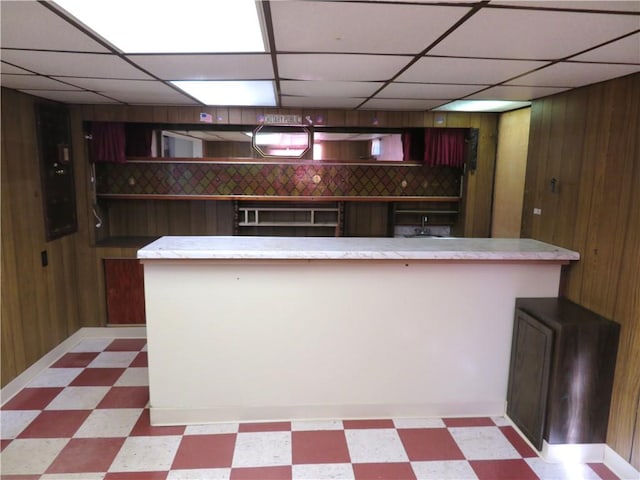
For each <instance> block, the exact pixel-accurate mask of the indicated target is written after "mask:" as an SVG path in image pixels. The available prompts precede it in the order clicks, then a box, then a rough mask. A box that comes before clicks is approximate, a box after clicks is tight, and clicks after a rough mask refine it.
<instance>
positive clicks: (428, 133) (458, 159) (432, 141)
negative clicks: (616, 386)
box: [423, 128, 467, 168]
mask: <svg viewBox="0 0 640 480" xmlns="http://www.w3.org/2000/svg"><path fill="white" fill-rule="evenodd" d="M466 132H467V129H466V128H426V129H425V133H424V157H423V159H424V164H425V165H429V166H436V165H442V166H446V167H457V168H462V167H463V166H464V140H465V135H466Z"/></svg>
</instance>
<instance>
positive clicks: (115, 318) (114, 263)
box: [104, 258, 146, 325]
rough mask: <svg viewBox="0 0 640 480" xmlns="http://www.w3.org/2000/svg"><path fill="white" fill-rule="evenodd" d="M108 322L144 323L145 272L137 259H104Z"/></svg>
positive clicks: (118, 323)
mask: <svg viewBox="0 0 640 480" xmlns="http://www.w3.org/2000/svg"><path fill="white" fill-rule="evenodd" d="M104 273H105V288H106V291H107V323H109V324H111V325H114V324H115V325H122V324H144V323H146V319H145V310H144V273H143V268H142V264H141V263H140V262H139V261H138V260H137V259H130V258H117V259H116V258H107V259H105V260H104Z"/></svg>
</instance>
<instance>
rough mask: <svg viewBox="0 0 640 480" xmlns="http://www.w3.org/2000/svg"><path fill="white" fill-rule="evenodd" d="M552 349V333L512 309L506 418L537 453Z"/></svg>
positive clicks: (541, 433) (542, 429)
mask: <svg viewBox="0 0 640 480" xmlns="http://www.w3.org/2000/svg"><path fill="white" fill-rule="evenodd" d="M552 348H553V330H551V329H550V328H549V327H547V326H546V325H543V324H542V323H540V322H539V321H538V320H536V319H535V318H533V317H531V316H529V315H527V314H526V313H524V312H523V311H521V310H516V316H515V322H514V331H513V343H512V346H511V365H510V368H509V388H508V392H507V415H508V416H509V418H511V420H513V422H514V423H515V424H516V425H517V426H518V428H519V429H520V430H521V431H522V433H524V434H525V435H526V437H527V438H528V439H529V440H530V441H531V443H533V445H534V446H535V447H536V448H537V449H538V450H540V449H541V448H542V436H543V433H544V424H545V417H546V410H547V396H548V392H549V371H550V365H551V353H552Z"/></svg>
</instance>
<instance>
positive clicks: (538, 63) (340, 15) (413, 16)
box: [0, 0, 640, 110]
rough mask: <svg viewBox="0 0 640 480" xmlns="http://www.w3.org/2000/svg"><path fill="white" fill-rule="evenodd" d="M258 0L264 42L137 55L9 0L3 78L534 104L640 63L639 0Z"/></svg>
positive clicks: (190, 101)
mask: <svg viewBox="0 0 640 480" xmlns="http://www.w3.org/2000/svg"><path fill="white" fill-rule="evenodd" d="M175 1H176V2H177V3H179V4H180V6H181V7H183V8H189V3H190V1H189V0H180V1H178V0H175ZM96 3H97V4H98V5H105V4H107V3H109V4H110V7H109V8H117V5H124V6H126V4H127V3H126V2H118V3H115V2H109V1H108V0H103V1H96ZM258 7H259V9H261V13H262V17H263V20H264V27H265V30H266V32H265V38H266V39H267V51H266V53H259V52H237V53H236V52H231V53H207V52H198V53H195V52H185V53H166V54H165V53H159V54H146V53H139V54H125V53H123V52H121V51H119V50H118V49H117V48H116V47H114V46H113V45H111V44H110V43H109V42H108V41H107V40H106V39H103V38H101V37H99V36H98V35H96V34H95V33H93V32H92V31H91V30H89V29H88V28H85V27H84V26H83V25H81V24H78V22H77V21H75V19H73V18H70V17H69V16H68V15H67V14H66V13H65V12H64V11H62V10H61V9H60V8H58V7H57V6H56V4H55V3H54V2H41V1H11V0H1V1H0V8H1V10H0V19H1V37H0V47H1V54H0V59H1V62H2V63H1V65H0V68H1V70H0V72H1V85H2V86H3V87H7V88H12V89H16V90H20V91H22V92H25V93H28V94H31V95H35V96H38V97H43V98H47V99H51V100H56V101H60V102H65V103H72V104H126V105H191V106H197V105H200V106H202V103H200V102H198V101H197V100H196V99H195V98H193V97H191V96H189V95H187V94H186V93H184V92H182V91H181V90H180V89H178V88H177V87H175V86H174V85H173V84H172V83H171V81H176V80H270V81H273V85H274V88H275V92H276V102H277V106H279V107H282V108H340V109H361V110H430V109H434V108H438V107H440V106H443V105H445V104H447V103H449V102H451V101H454V100H459V99H467V100H474V99H477V100H514V101H531V100H534V99H536V98H541V97H545V96H548V95H552V94H555V93H558V92H562V91H564V90H568V89H571V88H576V87H580V86H584V85H589V84H593V83H597V82H601V81H604V80H609V79H612V78H616V77H621V76H625V75H629V74H632V73H635V72H639V71H640V1H638V0H629V1H502V0H492V1H451V2H448V1H428V0H427V1H425V0H423V1H416V0H414V1H320V0H319V1H313V0H271V1H267V0H264V1H258ZM126 13H127V12H126V11H123V15H126ZM194 15H197V12H194ZM141 21H142V19H141ZM211 28H216V22H215V20H214V19H212V20H211ZM168 34H169V35H170V33H168Z"/></svg>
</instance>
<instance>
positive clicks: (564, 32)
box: [429, 8, 640, 60]
mask: <svg viewBox="0 0 640 480" xmlns="http://www.w3.org/2000/svg"><path fill="white" fill-rule="evenodd" d="M569 26H570V28H569ZM639 26H640V19H638V17H636V16H632V15H613V14H610V15H609V14H598V13H580V12H562V11H553V12H548V11H534V10H511V9H503V8H484V9H482V10H480V11H479V12H478V13H477V14H476V15H474V16H472V17H471V18H470V19H469V20H467V21H466V22H465V23H464V24H463V25H461V26H460V27H459V28H458V29H456V30H455V31H454V32H453V33H451V35H449V36H448V37H447V38H445V39H444V40H443V41H442V42H440V43H439V44H438V45H436V46H435V47H434V48H433V49H432V50H431V51H430V52H429V54H431V55H450V56H466V57H485V58H514V59H515V58H522V59H539V60H547V59H549V60H554V59H560V58H565V57H567V56H569V55H572V54H574V53H577V52H580V51H583V50H586V49H587V48H591V47H594V46H595V45H599V44H601V43H604V42H606V41H608V40H611V39H612V38H615V37H619V36H621V35H624V34H627V33H630V32H632V31H634V30H636V29H638V27H639Z"/></svg>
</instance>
